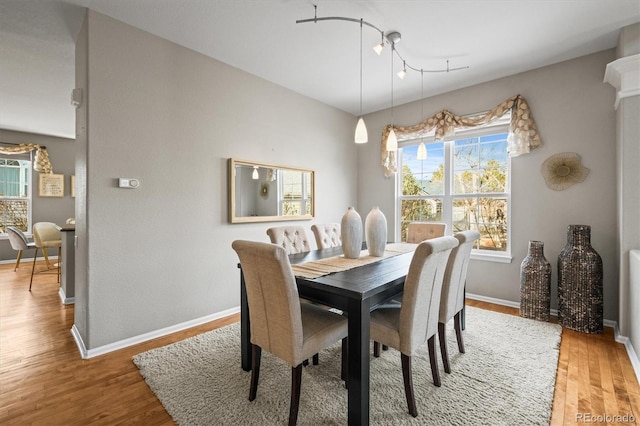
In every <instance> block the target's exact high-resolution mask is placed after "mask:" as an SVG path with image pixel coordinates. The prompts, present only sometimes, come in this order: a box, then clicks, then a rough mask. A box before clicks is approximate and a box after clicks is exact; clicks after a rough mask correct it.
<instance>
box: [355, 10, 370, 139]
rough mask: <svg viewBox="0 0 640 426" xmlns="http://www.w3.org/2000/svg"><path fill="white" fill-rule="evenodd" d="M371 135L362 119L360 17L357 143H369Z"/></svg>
mask: <svg viewBox="0 0 640 426" xmlns="http://www.w3.org/2000/svg"><path fill="white" fill-rule="evenodd" d="M368 140H369V135H368V134H367V126H366V125H365V124H364V120H363V119H362V18H360V118H358V124H357V125H356V134H355V137H354V141H355V143H367V141H368Z"/></svg>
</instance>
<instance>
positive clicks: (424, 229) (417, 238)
mask: <svg viewBox="0 0 640 426" xmlns="http://www.w3.org/2000/svg"><path fill="white" fill-rule="evenodd" d="M446 231H447V224H446V223H435V222H411V223H410V224H409V226H408V227H407V242H408V243H415V244H418V243H421V242H423V241H425V240H430V239H431V238H437V237H442V236H444V234H445V232H446Z"/></svg>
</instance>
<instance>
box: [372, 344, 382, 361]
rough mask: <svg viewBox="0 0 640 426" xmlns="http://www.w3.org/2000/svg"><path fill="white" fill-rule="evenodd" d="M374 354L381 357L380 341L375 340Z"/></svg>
mask: <svg viewBox="0 0 640 426" xmlns="http://www.w3.org/2000/svg"><path fill="white" fill-rule="evenodd" d="M373 356H374V357H376V358H379V357H380V342H373Z"/></svg>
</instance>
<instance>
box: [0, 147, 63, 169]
mask: <svg viewBox="0 0 640 426" xmlns="http://www.w3.org/2000/svg"><path fill="white" fill-rule="evenodd" d="M31 151H36V155H35V159H34V162H33V170H35V171H37V172H40V173H53V166H52V165H51V161H50V160H49V153H48V152H47V148H46V147H44V146H40V145H37V144H34V143H21V144H20V145H15V146H0V154H25V153H27V152H31Z"/></svg>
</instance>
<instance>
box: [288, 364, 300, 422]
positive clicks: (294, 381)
mask: <svg viewBox="0 0 640 426" xmlns="http://www.w3.org/2000/svg"><path fill="white" fill-rule="evenodd" d="M301 385H302V364H300V365H298V366H297V367H292V368H291V406H290V407H289V426H295V425H296V424H297V423H298V407H300V388H301Z"/></svg>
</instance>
